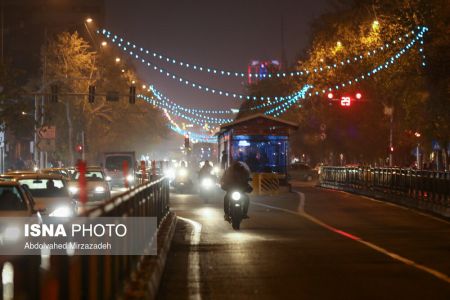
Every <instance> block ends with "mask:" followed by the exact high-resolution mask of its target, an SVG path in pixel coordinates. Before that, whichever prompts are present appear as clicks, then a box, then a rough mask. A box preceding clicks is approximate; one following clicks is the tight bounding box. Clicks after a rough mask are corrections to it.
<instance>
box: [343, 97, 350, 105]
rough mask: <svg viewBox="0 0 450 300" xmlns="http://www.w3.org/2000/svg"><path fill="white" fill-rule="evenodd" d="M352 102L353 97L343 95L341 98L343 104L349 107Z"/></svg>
mask: <svg viewBox="0 0 450 300" xmlns="http://www.w3.org/2000/svg"><path fill="white" fill-rule="evenodd" d="M350 104H351V98H350V97H342V98H341V106H345V107H348V106H350Z"/></svg>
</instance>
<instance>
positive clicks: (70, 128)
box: [64, 101, 75, 166]
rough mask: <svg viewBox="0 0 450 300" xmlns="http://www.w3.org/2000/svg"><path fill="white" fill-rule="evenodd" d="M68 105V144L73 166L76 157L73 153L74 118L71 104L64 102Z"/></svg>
mask: <svg viewBox="0 0 450 300" xmlns="http://www.w3.org/2000/svg"><path fill="white" fill-rule="evenodd" d="M64 104H65V105H66V118H67V127H68V130H69V131H68V136H69V137H68V143H67V144H68V146H69V154H70V165H71V166H73V165H74V164H75V161H74V160H75V158H74V154H73V144H72V135H73V126H72V118H71V117H70V105H69V102H67V101H66V102H64Z"/></svg>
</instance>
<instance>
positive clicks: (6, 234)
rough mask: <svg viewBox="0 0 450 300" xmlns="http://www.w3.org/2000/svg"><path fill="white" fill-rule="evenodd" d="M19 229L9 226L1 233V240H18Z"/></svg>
mask: <svg viewBox="0 0 450 300" xmlns="http://www.w3.org/2000/svg"><path fill="white" fill-rule="evenodd" d="M19 236H20V229H19V227H18V226H15V225H10V226H7V227H6V228H5V231H3V238H4V239H5V240H6V241H9V242H15V241H17V240H18V239H19Z"/></svg>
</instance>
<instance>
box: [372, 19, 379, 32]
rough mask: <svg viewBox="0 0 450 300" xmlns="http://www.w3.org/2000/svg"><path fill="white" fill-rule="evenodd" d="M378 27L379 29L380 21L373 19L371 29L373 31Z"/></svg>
mask: <svg viewBox="0 0 450 300" xmlns="http://www.w3.org/2000/svg"><path fill="white" fill-rule="evenodd" d="M378 29H380V22H378V20H375V21H373V23H372V30H373V31H376V30H378Z"/></svg>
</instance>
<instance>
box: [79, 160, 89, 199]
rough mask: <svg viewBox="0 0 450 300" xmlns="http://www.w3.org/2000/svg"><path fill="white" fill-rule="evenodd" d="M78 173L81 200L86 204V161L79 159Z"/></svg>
mask: <svg viewBox="0 0 450 300" xmlns="http://www.w3.org/2000/svg"><path fill="white" fill-rule="evenodd" d="M77 169H78V173H79V174H80V175H79V176H78V189H79V193H78V195H79V201H80V202H81V203H82V204H86V202H87V199H88V197H87V188H86V185H87V183H86V162H85V161H83V160H79V161H78V163H77Z"/></svg>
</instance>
